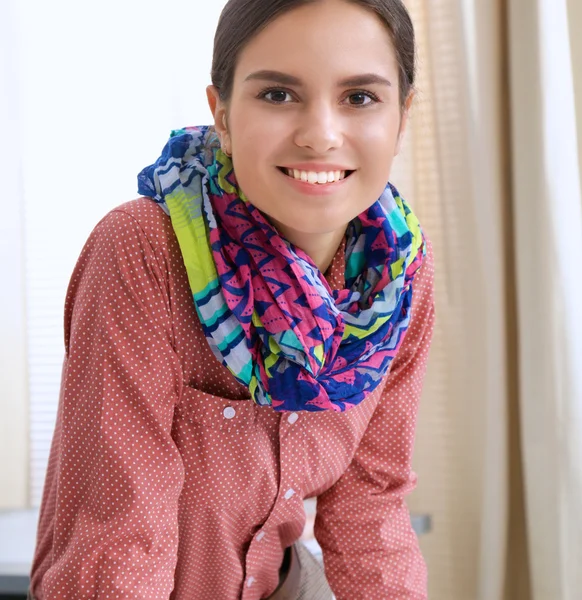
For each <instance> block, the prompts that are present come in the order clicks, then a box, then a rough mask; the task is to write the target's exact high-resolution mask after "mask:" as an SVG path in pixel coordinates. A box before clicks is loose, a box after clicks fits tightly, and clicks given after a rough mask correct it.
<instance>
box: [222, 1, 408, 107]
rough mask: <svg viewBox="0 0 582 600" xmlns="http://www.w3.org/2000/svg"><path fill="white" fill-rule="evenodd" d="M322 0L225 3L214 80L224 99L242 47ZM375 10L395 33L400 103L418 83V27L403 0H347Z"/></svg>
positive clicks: (393, 37) (393, 35)
mask: <svg viewBox="0 0 582 600" xmlns="http://www.w3.org/2000/svg"><path fill="white" fill-rule="evenodd" d="M317 1H318V0H229V2H227V4H226V6H225V7H224V9H223V11H222V14H221V15H220V20H219V22H218V27H217V29H216V35H215V37H214V56H213V59H212V83H213V85H214V86H215V87H216V88H217V89H218V91H219V93H220V98H221V100H223V101H224V102H228V101H229V100H230V97H231V94H232V87H233V82H234V72H235V69H236V65H237V61H238V57H239V56H240V53H241V51H242V50H243V48H244V47H245V45H246V44H248V43H249V42H250V40H251V39H252V38H253V37H254V36H256V35H257V34H258V33H259V32H260V31H261V30H263V29H264V28H265V27H266V26H267V25H268V24H269V23H271V21H274V20H275V19H276V18H277V17H279V16H280V15H282V14H284V13H286V12H289V11H290V10H292V9H294V8H298V7H300V6H303V5H305V4H313V3H315V2H317ZM347 1H348V2H351V3H353V4H359V5H360V6H363V7H365V8H368V9H369V10H371V11H373V12H375V13H376V14H377V15H378V16H379V17H380V18H381V19H382V20H383V21H384V22H385V24H386V26H387V28H388V30H389V31H390V34H391V36H392V42H393V44H394V49H395V51H396V57H397V59H398V64H399V66H400V77H399V79H400V81H399V83H400V104H401V106H402V107H404V103H405V101H406V99H407V97H408V94H409V93H410V91H411V89H412V88H413V87H414V80H415V74H416V46H415V36H414V27H413V25H412V20H411V19H410V15H409V14H408V11H407V10H406V7H405V6H404V4H403V3H402V0H347Z"/></svg>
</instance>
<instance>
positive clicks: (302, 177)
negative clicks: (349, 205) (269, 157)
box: [277, 167, 355, 186]
mask: <svg viewBox="0 0 582 600" xmlns="http://www.w3.org/2000/svg"><path fill="white" fill-rule="evenodd" d="M277 168H278V169H279V171H281V173H283V174H284V175H286V176H287V177H290V178H291V179H294V180H295V181H300V182H302V183H307V184H311V185H315V186H323V185H331V184H333V183H338V182H339V181H343V180H344V179H347V178H348V177H350V175H352V174H353V173H355V171H321V172H316V171H300V170H297V169H288V168H287V167H277Z"/></svg>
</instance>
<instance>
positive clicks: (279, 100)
mask: <svg viewBox="0 0 582 600" xmlns="http://www.w3.org/2000/svg"><path fill="white" fill-rule="evenodd" d="M259 98H262V99H264V100H267V102H270V103H271V104H287V102H288V101H289V99H290V98H291V94H290V93H289V92H286V91H285V90H280V89H269V90H264V91H262V92H261V93H260V95H259Z"/></svg>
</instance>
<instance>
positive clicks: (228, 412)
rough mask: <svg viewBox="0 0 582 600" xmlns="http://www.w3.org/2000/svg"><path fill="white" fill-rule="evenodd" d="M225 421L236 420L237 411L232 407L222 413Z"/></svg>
mask: <svg viewBox="0 0 582 600" xmlns="http://www.w3.org/2000/svg"><path fill="white" fill-rule="evenodd" d="M222 414H223V415H224V418H225V419H234V416H235V415H236V410H234V408H233V407H232V406H227V407H226V408H225V409H224V412H223V413H222Z"/></svg>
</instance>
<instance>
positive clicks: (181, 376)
mask: <svg viewBox="0 0 582 600" xmlns="http://www.w3.org/2000/svg"><path fill="white" fill-rule="evenodd" d="M343 251H344V247H343V246H342V247H341V248H340V249H339V250H338V253H337V255H336V257H335V258H334V261H333V263H332V265H331V267H330V269H329V270H328V272H327V273H326V276H327V278H328V281H329V282H330V285H331V286H332V288H334V289H337V288H339V287H343V273H344V254H343ZM433 323H434V303H433V259H432V250H431V247H430V244H429V250H428V253H427V256H426V259H425V262H424V265H423V266H422V268H421V270H420V271H419V272H418V274H417V276H416V280H415V283H414V298H413V308H412V321H411V324H410V327H409V329H408V332H407V334H406V337H405V340H404V342H403V344H402V346H401V349H400V351H399V353H398V355H397V357H396V359H395V360H394V361H393V362H392V367H391V370H390V372H389V373H388V375H387V376H386V378H385V380H384V382H383V384H382V386H381V387H379V388H378V389H377V390H376V391H375V392H374V393H373V394H372V395H370V396H369V397H368V398H367V399H366V400H364V401H363V402H362V403H361V404H359V405H358V406H356V407H355V408H352V409H351V410H349V411H347V412H345V413H331V412H327V411H326V412H323V413H307V412H301V413H277V412H275V411H274V410H272V409H271V408H270V407H259V406H257V405H255V404H254V402H253V401H252V400H250V399H249V398H250V396H249V393H248V390H247V388H246V387H243V386H241V385H240V384H239V383H237V382H236V380H235V379H234V378H233V376H232V375H231V374H230V372H228V371H227V370H226V369H225V368H224V367H223V366H222V365H221V364H220V363H219V362H218V361H217V360H216V358H215V357H214V355H213V354H212V352H211V350H210V348H209V346H208V344H207V342H206V339H205V337H204V333H203V331H202V328H201V325H200V323H199V321H198V318H197V316H196V311H195V308H194V303H193V300H192V295H191V292H190V288H189V285H188V280H187V277H186V270H185V268H184V265H183V262H182V255H181V253H180V249H179V247H178V243H177V240H176V238H175V235H174V232H173V230H172V226H171V223H170V220H169V218H168V217H167V216H166V214H165V213H164V212H163V211H162V210H161V209H160V207H159V206H157V205H156V204H155V203H154V202H152V201H151V200H149V199H145V198H139V199H137V200H134V201H132V202H128V203H126V204H124V205H122V206H121V207H119V208H117V209H115V210H113V211H112V212H110V213H109V214H108V215H107V216H106V217H105V218H104V219H103V220H102V221H101V222H100V223H99V224H98V225H97V227H96V228H95V229H94V231H93V233H92V234H91V236H90V238H89V240H88V241H87V243H86V245H85V247H84V249H83V251H82V253H81V256H80V257H79V260H78V262H77V265H76V267H75V270H74V272H73V275H72V278H71V282H70V285H69V289H68V293H67V300H66V306H65V350H66V355H65V360H64V365H63V375H62V387H61V395H60V399H59V409H58V416H57V423H56V428H55V432H54V438H53V443H52V448H51V453H50V459H49V464H48V471H47V475H46V481H45V487H44V493H43V499H42V506H41V512H40V520H39V529H38V537H37V545H36V552H35V557H34V563H33V567H32V573H31V593H32V595H33V596H34V598H35V600H85V599H87V600H88V599H94V598H99V599H105V598H107V599H127V600H163V599H168V598H172V599H174V600H235V599H239V598H241V599H243V600H258V599H259V598H266V597H268V596H269V595H270V594H271V593H272V592H273V591H274V590H275V589H276V588H277V586H278V583H279V568H280V565H281V562H282V559H283V554H284V550H285V548H286V547H287V546H290V545H291V544H293V543H294V542H295V541H296V540H297V539H298V538H299V537H300V536H301V534H302V532H303V528H304V525H305V521H306V515H305V511H304V505H303V499H304V498H310V497H317V515H316V520H315V537H316V539H317V541H318V542H319V544H320V546H321V548H322V551H323V557H324V566H325V573H326V576H327V579H328V581H329V583H330V586H331V588H332V590H333V592H334V594H335V596H336V598H337V600H358V599H362V600H379V599H393V600H396V599H398V600H405V599H406V600H421V599H425V598H426V595H427V592H426V567H425V563H424V560H423V558H422V555H421V552H420V550H419V546H418V540H417V538H416V535H415V533H414V531H413V530H412V526H411V521H410V514H409V511H408V508H407V506H406V504H405V501H404V498H405V495H406V494H407V493H409V492H410V491H411V490H412V489H413V488H414V486H415V484H416V475H415V473H414V472H413V471H412V470H411V457H412V452H413V442H414V432H415V421H416V415H417V408H418V402H419V397H420V394H421V387H422V380H423V377H424V373H425V367H426V360H427V354H428V349H429V344H430V339H431V335H432V330H433Z"/></svg>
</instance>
